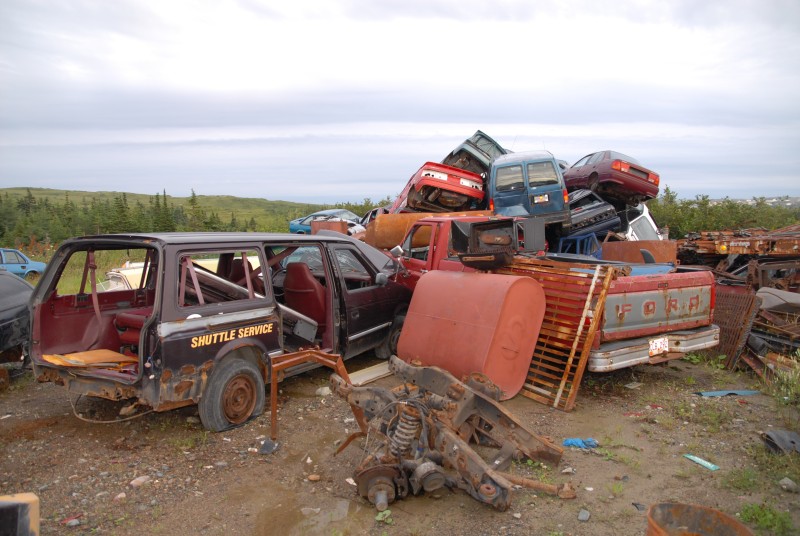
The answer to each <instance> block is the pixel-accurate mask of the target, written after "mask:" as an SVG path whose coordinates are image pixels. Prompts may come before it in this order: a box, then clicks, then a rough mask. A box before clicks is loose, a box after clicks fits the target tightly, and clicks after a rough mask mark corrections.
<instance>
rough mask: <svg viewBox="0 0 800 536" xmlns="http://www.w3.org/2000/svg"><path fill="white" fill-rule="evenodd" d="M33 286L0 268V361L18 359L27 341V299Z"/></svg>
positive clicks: (28, 322)
mask: <svg viewBox="0 0 800 536" xmlns="http://www.w3.org/2000/svg"><path fill="white" fill-rule="evenodd" d="M32 292H33V287H32V286H30V284H28V282H27V281H25V280H23V279H22V278H20V277H17V276H16V275H14V274H12V273H11V272H8V271H6V270H0V363H10V362H12V361H19V360H20V358H21V357H22V355H23V351H24V348H23V346H25V345H26V344H27V342H28V334H29V333H30V313H29V312H28V301H29V300H30V297H31V293H32Z"/></svg>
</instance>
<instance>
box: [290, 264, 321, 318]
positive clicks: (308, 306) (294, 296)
mask: <svg viewBox="0 0 800 536" xmlns="http://www.w3.org/2000/svg"><path fill="white" fill-rule="evenodd" d="M283 292H284V301H285V302H286V305H287V306H288V307H291V308H292V309H294V310H295V311H297V312H298V313H302V314H304V315H306V316H307V317H309V318H311V319H312V320H314V321H315V322H316V323H317V325H318V327H319V330H320V332H323V331H324V328H325V324H326V319H327V315H326V314H325V287H323V286H322V283H320V282H319V281H317V278H315V277H314V274H312V273H311V270H310V269H309V268H308V265H307V264H305V263H303V262H290V263H289V264H288V265H287V266H286V277H285V278H284V281H283Z"/></svg>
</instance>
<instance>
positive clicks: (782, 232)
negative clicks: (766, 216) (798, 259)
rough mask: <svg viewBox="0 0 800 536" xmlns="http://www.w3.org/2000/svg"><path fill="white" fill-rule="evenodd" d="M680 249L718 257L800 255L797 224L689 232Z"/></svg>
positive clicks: (680, 243) (799, 236) (799, 235)
mask: <svg viewBox="0 0 800 536" xmlns="http://www.w3.org/2000/svg"><path fill="white" fill-rule="evenodd" d="M678 248H679V249H683V248H686V249H691V250H694V251H696V252H697V253H710V254H717V255H730V254H740V255H742V254H743V255H800V224H797V225H790V226H788V227H783V228H782V229H776V230H774V231H768V230H767V229H763V228H757V229H740V230H736V231H702V232H700V233H690V234H689V235H687V237H686V239H684V240H681V241H680V242H679V244H678Z"/></svg>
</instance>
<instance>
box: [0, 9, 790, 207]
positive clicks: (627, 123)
mask: <svg viewBox="0 0 800 536" xmlns="http://www.w3.org/2000/svg"><path fill="white" fill-rule="evenodd" d="M477 129H481V130H483V131H484V132H486V133H487V134H489V135H490V136H492V137H493V138H495V139H496V140H497V141H498V142H500V144H502V145H503V146H504V147H506V148H508V149H511V150H514V151H524V150H538V149H547V150H549V151H551V152H553V153H554V154H555V156H556V157H557V158H560V159H563V160H567V161H568V162H570V163H573V162H574V161H576V160H578V159H579V158H580V157H582V156H584V155H585V154H588V153H591V152H594V151H597V150H601V149H614V150H617V151H620V152H623V153H626V154H629V155H631V156H633V157H636V158H637V159H638V160H639V161H641V162H642V163H643V164H645V165H647V166H648V167H650V168H651V169H653V170H655V171H657V172H659V173H660V174H661V180H662V182H661V184H662V188H663V186H664V185H667V186H669V187H670V188H671V189H672V190H673V191H677V192H678V194H679V196H680V197H682V198H693V197H694V196H695V195H698V194H708V195H710V196H712V197H724V196H729V197H734V198H738V197H743V198H750V197H754V196H775V195H792V196H799V195H800V180H799V179H798V172H799V171H800V2H798V1H797V0H724V1H716V0H709V1H703V2H698V1H697V0H677V1H669V0H662V1H648V0H613V1H611V0H585V1H580V0H579V1H564V0H537V1H531V0H521V1H515V0H494V1H492V2H486V1H485V0H482V1H477V0H403V1H398V0H388V1H379V0H351V1H348V0H308V1H296V2H288V1H286V0H283V1H280V2H278V1H266V0H264V1H262V0H238V1H237V0H229V1H222V0H220V1H213V0H209V1H203V2H200V1H196V0H186V1H183V0H114V1H107V0H97V1H92V0H40V1H38V0H2V1H0V186H2V187H10V186H34V187H43V188H63V189H70V190H89V191H98V190H111V191H128V192H137V193H145V194H155V193H158V192H161V191H162V190H164V189H166V191H167V193H168V194H169V195H173V196H187V195H189V194H190V190H191V189H194V191H195V192H196V193H197V194H198V195H218V194H225V195H234V196H244V197H263V198H267V199H273V200H278V199H281V200H290V201H305V202H319V203H331V202H336V201H360V200H362V199H364V198H366V197H369V198H371V199H373V200H379V199H381V198H383V197H385V196H387V195H389V196H395V195H396V194H397V193H399V192H400V190H401V189H402V188H403V186H404V185H405V183H406V181H407V180H408V178H409V177H410V176H411V175H412V174H413V173H414V172H415V171H416V170H417V169H418V168H419V167H420V165H422V164H423V163H424V162H425V161H427V160H433V161H440V160H441V159H442V158H443V157H444V156H445V155H446V154H447V153H449V152H450V151H451V150H452V149H453V148H454V147H455V146H456V145H458V144H459V143H460V142H461V141H463V140H464V139H465V138H467V137H469V136H471V135H472V133H473V132H474V131H475V130H477Z"/></svg>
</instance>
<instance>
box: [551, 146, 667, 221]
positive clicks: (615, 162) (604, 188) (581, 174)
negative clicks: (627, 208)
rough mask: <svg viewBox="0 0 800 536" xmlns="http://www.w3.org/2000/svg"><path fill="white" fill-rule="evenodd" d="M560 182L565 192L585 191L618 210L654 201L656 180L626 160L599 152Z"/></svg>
mask: <svg viewBox="0 0 800 536" xmlns="http://www.w3.org/2000/svg"><path fill="white" fill-rule="evenodd" d="M564 182H565V183H566V185H567V189H568V190H569V191H573V190H578V189H580V188H588V189H590V190H592V191H594V192H597V193H598V194H600V195H601V196H602V197H603V198H605V199H607V200H609V201H612V202H614V203H615V204H616V205H617V208H620V209H621V208H624V206H623V205H636V204H638V203H641V202H642V201H646V200H648V199H652V198H654V197H657V196H658V184H659V182H660V178H659V176H658V173H655V172H654V171H651V170H649V169H647V168H646V167H644V166H643V165H641V164H640V163H639V162H638V161H636V159H634V158H632V157H630V156H627V155H624V154H622V153H618V152H616V151H599V152H596V153H592V154H589V155H586V156H584V157H583V158H581V159H580V160H578V161H577V162H575V163H574V164H572V167H570V168H569V169H568V170H567V171H565V172H564Z"/></svg>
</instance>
